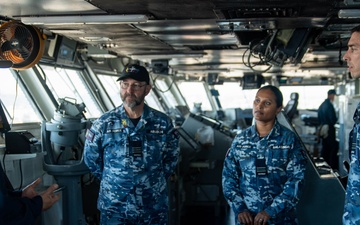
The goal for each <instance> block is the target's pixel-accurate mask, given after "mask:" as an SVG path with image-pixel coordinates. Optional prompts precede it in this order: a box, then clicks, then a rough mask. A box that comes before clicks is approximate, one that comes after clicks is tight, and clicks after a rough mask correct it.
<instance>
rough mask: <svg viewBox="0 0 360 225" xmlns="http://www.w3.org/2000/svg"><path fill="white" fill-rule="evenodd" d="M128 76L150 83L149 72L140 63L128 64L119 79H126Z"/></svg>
mask: <svg viewBox="0 0 360 225" xmlns="http://www.w3.org/2000/svg"><path fill="white" fill-rule="evenodd" d="M126 78H131V79H134V80H137V81H145V82H146V83H147V84H150V77H149V72H148V71H147V70H146V68H145V67H143V66H140V65H136V64H132V65H128V66H126V67H125V68H124V70H123V72H122V73H121V75H120V77H119V78H118V79H117V81H119V80H124V79H126Z"/></svg>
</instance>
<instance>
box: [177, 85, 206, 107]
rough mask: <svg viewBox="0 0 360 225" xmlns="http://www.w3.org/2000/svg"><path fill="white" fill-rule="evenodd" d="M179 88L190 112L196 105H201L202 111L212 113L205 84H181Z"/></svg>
mask: <svg viewBox="0 0 360 225" xmlns="http://www.w3.org/2000/svg"><path fill="white" fill-rule="evenodd" d="M178 87H179V89H180V92H181V93H182V95H183V97H184V98H185V100H186V103H187V105H188V107H189V109H190V110H192V109H193V108H194V106H195V105H198V104H199V103H201V110H202V111H212V107H211V104H210V101H209V98H208V96H207V94H206V91H205V87H204V83H203V82H192V81H186V82H179V83H178Z"/></svg>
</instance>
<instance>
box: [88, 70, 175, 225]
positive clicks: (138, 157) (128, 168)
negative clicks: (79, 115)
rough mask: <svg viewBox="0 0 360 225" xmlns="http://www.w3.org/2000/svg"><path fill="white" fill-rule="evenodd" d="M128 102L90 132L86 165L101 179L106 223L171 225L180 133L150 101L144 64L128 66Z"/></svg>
mask: <svg viewBox="0 0 360 225" xmlns="http://www.w3.org/2000/svg"><path fill="white" fill-rule="evenodd" d="M118 81H120V97H121V99H122V101H123V104H122V105H120V106H118V107H117V108H115V109H113V110H110V111H108V112H106V113H105V114H104V115H102V116H101V117H100V118H99V119H97V120H96V121H94V123H93V124H92V126H91V128H90V129H89V130H88V131H87V134H86V141H85V148H84V150H85V151H84V161H85V163H86V164H87V166H88V167H89V169H90V171H91V172H92V173H93V174H94V176H96V177H97V178H98V179H99V180H100V190H99V198H98V209H99V210H100V213H101V215H100V220H101V224H102V225H112V224H114V225H115V224H116V225H118V224H139V225H140V224H149V225H150V224H151V225H165V224H167V223H168V218H167V215H168V210H169V209H168V208H169V206H168V205H169V203H168V190H167V181H168V180H169V178H170V176H171V175H172V174H173V173H174V170H175V167H176V165H177V162H178V157H179V134H178V132H177V130H176V129H175V128H174V126H173V124H172V122H171V119H170V118H169V117H168V116H167V115H165V114H164V113H161V112H159V111H157V110H155V109H152V108H150V107H149V106H148V105H147V104H145V103H144V99H145V96H146V95H148V94H149V92H150V90H151V85H150V78H149V73H148V71H147V70H146V68H144V67H143V66H139V65H129V66H126V67H125V69H124V71H123V72H122V74H121V75H120V77H119V79H118Z"/></svg>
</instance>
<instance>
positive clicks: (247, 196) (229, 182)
mask: <svg viewBox="0 0 360 225" xmlns="http://www.w3.org/2000/svg"><path fill="white" fill-rule="evenodd" d="M264 159H265V160H264ZM261 161H262V162H264V165H263V166H259V165H258V167H257V164H256V163H258V162H261ZM306 163H307V157H306V153H305V152H304V149H303V147H302V145H301V143H300V140H299V139H298V138H297V136H296V134H295V133H294V132H292V131H291V130H289V129H287V128H285V127H284V126H282V125H280V124H279V123H278V122H277V121H276V122H275V125H274V127H273V129H272V130H271V132H270V133H269V135H268V136H266V137H264V138H260V136H259V134H258V133H257V132H256V128H255V126H251V127H249V128H247V129H246V130H244V131H243V132H241V133H239V134H238V135H237V136H236V137H235V139H234V140H233V143H232V145H231V148H230V149H229V151H228V153H227V155H226V158H225V162H224V168H223V175H222V186H223V192H224V197H225V198H226V200H227V202H228V203H229V205H230V207H231V208H232V210H233V211H234V213H235V221H236V224H240V223H239V220H238V219H237V215H238V214H239V213H240V212H244V211H248V212H250V213H251V214H252V215H253V216H254V217H255V215H256V214H257V213H259V212H261V211H263V210H265V211H266V212H267V213H268V214H269V215H270V216H271V219H270V220H269V221H268V224H269V225H272V224H277V225H280V224H281V225H286V224H297V222H296V221H297V219H296V215H295V213H296V210H295V206H296V204H297V203H298V201H299V197H300V194H301V193H300V192H301V190H302V187H303V183H304V173H305V167H306ZM260 168H261V169H260ZM257 169H258V171H257ZM264 169H265V170H264Z"/></svg>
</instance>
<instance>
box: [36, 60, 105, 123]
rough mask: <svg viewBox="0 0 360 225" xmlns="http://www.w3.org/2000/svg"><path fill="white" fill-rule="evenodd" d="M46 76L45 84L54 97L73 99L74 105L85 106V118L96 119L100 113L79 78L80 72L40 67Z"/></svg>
mask: <svg viewBox="0 0 360 225" xmlns="http://www.w3.org/2000/svg"><path fill="white" fill-rule="evenodd" d="M41 67H42V69H43V70H44V72H45V74H46V84H47V85H48V87H49V88H50V90H51V91H52V93H53V95H54V97H55V98H56V99H58V98H69V99H70V100H71V99H74V100H75V101H76V103H82V102H83V103H84V104H85V105H86V108H85V110H86V113H85V117H86V118H97V117H99V116H100V115H101V114H102V112H101V109H100V108H99V106H98V105H97V103H96V101H95V99H94V98H93V96H92V94H91V93H90V91H89V89H88V88H87V86H86V85H85V83H84V81H83V79H82V78H81V72H80V71H76V70H71V69H62V68H56V69H54V67H50V66H45V65H42V66H41Z"/></svg>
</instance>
